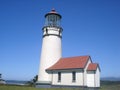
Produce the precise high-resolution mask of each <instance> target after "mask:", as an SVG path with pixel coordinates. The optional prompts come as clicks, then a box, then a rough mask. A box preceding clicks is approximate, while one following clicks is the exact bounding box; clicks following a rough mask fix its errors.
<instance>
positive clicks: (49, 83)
mask: <svg viewBox="0 0 120 90" xmlns="http://www.w3.org/2000/svg"><path fill="white" fill-rule="evenodd" d="M61 18H62V17H61V15H60V14H58V13H57V12H56V11H55V9H52V10H51V11H50V12H49V13H47V14H45V25H44V27H43V28H42V31H43V37H42V49H41V57H40V67H39V74H38V81H37V83H36V87H64V86H65V87H88V88H89V87H90V88H99V87H100V72H101V70H100V66H99V64H98V63H93V61H92V59H91V57H90V56H89V55H84V56H72V57H62V43H61V39H62V31H63V29H62V28H61V25H60V22H61ZM68 52H69V51H68Z"/></svg>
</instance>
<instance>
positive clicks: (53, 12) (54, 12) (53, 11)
mask: <svg viewBox="0 0 120 90" xmlns="http://www.w3.org/2000/svg"><path fill="white" fill-rule="evenodd" d="M52 14H54V15H58V16H59V17H60V18H61V17H62V16H61V15H60V14H59V13H57V12H56V11H55V9H54V8H53V9H52V10H51V11H50V12H49V13H47V14H46V15H45V17H46V16H48V15H52Z"/></svg>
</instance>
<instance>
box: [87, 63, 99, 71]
mask: <svg viewBox="0 0 120 90" xmlns="http://www.w3.org/2000/svg"><path fill="white" fill-rule="evenodd" d="M97 67H98V64H97V63H90V64H89V66H88V68H87V70H88V71H95V70H96V69H97Z"/></svg>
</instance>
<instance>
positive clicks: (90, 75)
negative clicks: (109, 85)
mask: <svg viewBox="0 0 120 90" xmlns="http://www.w3.org/2000/svg"><path fill="white" fill-rule="evenodd" d="M87 86H88V87H100V71H99V69H98V68H97V70H96V71H88V72H87Z"/></svg>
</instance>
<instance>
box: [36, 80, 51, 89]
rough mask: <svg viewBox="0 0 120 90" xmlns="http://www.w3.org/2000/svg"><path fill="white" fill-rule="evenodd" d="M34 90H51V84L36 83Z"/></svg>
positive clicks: (44, 82)
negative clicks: (36, 89)
mask: <svg viewBox="0 0 120 90" xmlns="http://www.w3.org/2000/svg"><path fill="white" fill-rule="evenodd" d="M35 87H36V88H51V82H48V81H37V82H36V85H35Z"/></svg>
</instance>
